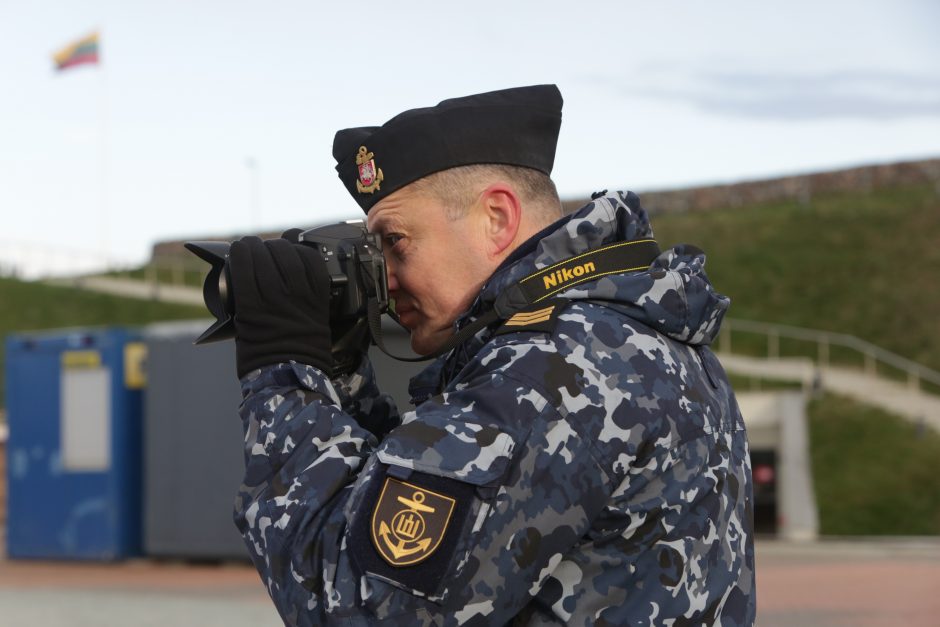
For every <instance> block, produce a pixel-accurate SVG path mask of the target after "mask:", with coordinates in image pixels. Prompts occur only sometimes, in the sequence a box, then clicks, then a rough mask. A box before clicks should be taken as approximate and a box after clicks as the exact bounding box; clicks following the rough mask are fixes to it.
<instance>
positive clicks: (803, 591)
mask: <svg viewBox="0 0 940 627" xmlns="http://www.w3.org/2000/svg"><path fill="white" fill-rule="evenodd" d="M938 592H940V539H938V538H932V539H912V540H899V539H891V540H880V541H867V542H859V541H851V542H849V541H822V542H817V543H784V542H777V541H758V544H757V599H758V619H759V620H758V623H759V624H760V625H761V626H762V627H800V626H803V625H805V626H808V627H848V626H853V627H881V626H884V627H894V626H896V625H905V626H907V627H927V626H933V625H936V624H937V620H936V618H937V616H940V594H938ZM0 608H2V609H0V624H3V625H17V626H20V625H24V626H31V625H42V626H43V627H126V626H132V627H133V626H144V627H150V626H153V627H167V626H168V625H172V626H173V627H190V626H191V627H216V626H218V627H223V626H225V627H269V626H270V627H275V626H276V625H280V620H279V619H278V617H277V614H276V613H275V611H274V608H273V606H272V605H271V602H270V601H269V600H268V597H267V595H266V594H265V592H264V589H263V587H262V585H261V582H260V581H259V579H258V576H257V574H256V573H255V572H254V570H253V569H252V568H251V567H249V566H246V565H242V564H233V565H222V566H206V565H195V566H194V565H187V564H182V563H160V562H154V561H150V560H134V561H129V562H124V563H119V564H94V563H81V562H79V563H75V562H69V563H55V562H21V561H18V562H5V561H0Z"/></svg>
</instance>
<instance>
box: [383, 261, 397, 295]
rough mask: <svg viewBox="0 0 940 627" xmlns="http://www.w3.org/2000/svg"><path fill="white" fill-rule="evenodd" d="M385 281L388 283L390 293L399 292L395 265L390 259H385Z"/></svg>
mask: <svg viewBox="0 0 940 627" xmlns="http://www.w3.org/2000/svg"><path fill="white" fill-rule="evenodd" d="M385 280H386V281H387V282H388V291H389V292H390V293H394V292H397V291H398V287H399V286H398V275H397V274H396V273H395V265H394V263H393V262H392V261H391V260H389V259H388V258H386V259H385Z"/></svg>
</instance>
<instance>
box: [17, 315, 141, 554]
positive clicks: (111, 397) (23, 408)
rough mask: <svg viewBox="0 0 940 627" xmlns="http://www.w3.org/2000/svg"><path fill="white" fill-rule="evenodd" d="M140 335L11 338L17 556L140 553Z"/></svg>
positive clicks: (112, 331) (110, 331) (109, 332)
mask: <svg viewBox="0 0 940 627" xmlns="http://www.w3.org/2000/svg"><path fill="white" fill-rule="evenodd" d="M138 339H139V337H138V335H137V333H136V332H135V331H131V330H127V329H120V328H107V329H88V330H64V331H55V332H50V333H36V334H20V335H11V336H9V337H8V338H7V340H6V392H7V420H8V423H9V427H10V435H9V440H8V442H7V479H8V490H9V491H8V498H9V500H8V516H7V518H8V521H7V554H8V555H9V556H10V557H11V558H44V559H60V558H68V559H90V560H113V559H119V558H123V557H129V556H133V555H139V554H140V547H141V523H140V516H141V514H140V512H141V505H140V503H141V496H140V489H141V488H140V486H141V470H140V469H141V459H140V458H141V448H142V447H141V423H142V420H141V412H142V398H141V397H142V393H141V388H142V387H143V379H142V372H141V370H140V366H141V362H142V359H143V350H142V346H143V345H142V344H140V343H139V342H138Z"/></svg>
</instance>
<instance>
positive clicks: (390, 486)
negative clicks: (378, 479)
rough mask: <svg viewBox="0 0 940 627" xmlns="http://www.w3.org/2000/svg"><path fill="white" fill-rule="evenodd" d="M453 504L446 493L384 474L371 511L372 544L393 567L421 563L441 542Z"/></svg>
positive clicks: (453, 501) (454, 503) (453, 500)
mask: <svg viewBox="0 0 940 627" xmlns="http://www.w3.org/2000/svg"><path fill="white" fill-rule="evenodd" d="M456 503H457V501H456V500H455V499H453V498H451V497H449V496H447V495H445V494H438V493H437V492H432V491H430V490H427V489H425V488H422V487H419V486H416V485H412V484H410V483H405V482H403V481H397V480H395V479H392V478H390V477H387V478H386V479H385V486H384V487H383V488H382V494H381V495H380V496H379V500H378V503H376V505H375V509H374V510H373V511H372V543H373V544H374V545H375V548H376V549H377V550H378V552H379V554H380V555H381V556H382V558H383V559H384V560H385V561H386V562H388V563H389V564H391V565H392V566H410V565H412V564H417V563H418V562H422V561H424V560H426V559H427V558H428V557H430V556H431V554H432V553H433V552H434V551H435V549H437V547H438V545H440V543H441V540H442V539H443V538H444V532H445V531H447V525H448V523H450V516H451V514H452V513H453V511H454V505H456Z"/></svg>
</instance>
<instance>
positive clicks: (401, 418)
mask: <svg viewBox="0 0 940 627" xmlns="http://www.w3.org/2000/svg"><path fill="white" fill-rule="evenodd" d="M648 237H652V230H651V228H650V225H649V220H648V218H647V215H646V212H645V211H644V210H643V209H642V207H641V206H640V202H639V198H638V197H637V196H636V195H635V194H632V193H620V192H618V193H611V194H606V195H604V196H601V197H598V198H596V199H595V200H593V201H592V202H591V203H589V204H588V205H586V206H585V207H583V208H582V209H580V210H579V211H577V212H576V213H574V214H572V215H571V216H569V217H567V218H566V219H564V220H562V221H560V222H559V223H558V224H557V226H556V228H555V229H554V230H553V231H551V232H550V233H548V234H547V235H544V237H541V239H539V240H538V241H537V243H534V244H532V245H530V246H528V247H526V248H525V249H524V250H522V251H520V253H519V254H516V255H514V256H513V257H512V258H511V262H510V263H507V264H504V265H503V266H502V267H501V268H500V269H499V270H497V272H496V273H495V274H494V275H493V276H492V277H491V279H490V280H489V281H488V283H487V284H486V285H485V286H484V287H483V289H482V290H481V292H480V294H479V296H478V298H477V299H476V301H475V302H474V304H473V306H472V307H471V308H470V310H469V311H468V312H467V313H466V314H465V315H463V316H462V317H461V318H460V319H459V320H458V321H457V323H456V326H457V327H458V328H460V327H462V326H464V325H466V324H469V323H471V322H472V321H473V320H475V319H477V317H478V316H480V315H481V314H482V312H484V311H486V310H487V309H488V308H489V307H490V306H491V305H492V304H493V302H494V301H495V299H496V297H497V296H498V295H499V294H500V293H501V292H502V291H503V290H504V289H505V288H506V287H508V286H509V285H512V284H513V283H515V282H517V281H519V280H520V279H522V278H524V277H525V276H527V275H529V274H531V273H533V272H535V271H536V270H538V269H540V268H544V267H547V266H549V265H552V264H554V263H556V262H558V261H560V260H562V259H565V258H567V257H571V256H573V255H577V254H581V253H584V252H586V251H587V250H590V249H593V248H597V247H599V246H602V245H607V244H611V243H615V242H619V241H628V240H634V239H640V238H648ZM704 263H705V255H704V254H703V253H702V252H701V251H700V250H698V249H696V248H694V247H691V246H678V247H675V248H672V249H670V250H667V251H665V252H663V253H662V254H661V255H660V256H659V257H658V258H657V259H656V260H655V261H654V263H653V264H652V266H651V267H650V269H649V270H648V271H643V272H633V273H629V274H621V275H611V276H605V277H603V278H600V279H598V280H595V281H592V282H588V283H582V284H579V285H577V286H575V287H574V288H572V289H569V290H567V291H565V292H564V293H562V294H560V295H561V296H564V297H565V298H567V299H571V301H572V302H570V303H569V304H568V305H567V306H566V308H565V309H564V310H563V311H562V313H561V314H560V315H559V316H558V318H557V320H556V323H555V326H554V329H553V330H552V331H551V332H530V331H526V330H525V329H524V328H522V329H520V330H519V331H517V332H511V333H501V334H499V335H496V334H495V331H496V329H495V328H493V327H491V328H487V329H484V330H482V331H480V332H479V333H477V334H476V335H475V336H474V337H473V338H471V339H470V340H468V341H467V342H465V343H464V344H463V345H462V346H461V347H459V348H458V349H455V350H453V351H451V353H450V354H448V355H446V356H445V357H442V358H440V359H438V360H437V361H436V362H434V363H433V364H432V365H431V366H430V367H428V368H427V369H426V370H425V371H423V372H422V373H421V375H419V377H417V378H416V379H415V380H414V381H413V383H412V391H413V394H414V395H415V396H416V399H415V400H416V409H415V410H414V411H410V412H405V413H403V414H401V415H399V414H398V412H397V411H396V409H395V407H394V403H392V402H391V400H390V399H389V398H388V397H385V396H382V395H381V394H380V392H379V390H378V389H377V388H376V386H375V383H374V375H373V373H372V371H371V366H370V365H369V363H368V361H367V360H364V361H363V363H362V365H361V366H360V369H359V370H358V371H357V372H356V373H354V374H352V375H348V376H345V377H340V378H337V379H334V380H332V381H331V380H329V379H327V377H326V376H324V375H323V373H321V372H320V371H318V370H316V369H315V368H312V367H310V366H306V365H303V364H298V363H289V364H279V365H276V366H269V367H265V368H262V369H260V370H257V371H255V372H252V373H250V374H249V375H247V376H246V377H244V378H243V380H242V389H243V394H244V401H243V404H242V406H241V409H240V413H241V416H242V420H243V425H244V429H245V461H246V473H245V479H244V484H243V485H242V487H241V488H240V490H239V493H238V496H237V499H236V504H235V520H236V524H237V526H238V528H239V530H240V531H241V533H242V535H243V536H244V538H245V541H246V543H247V546H248V549H249V552H250V554H251V557H252V559H253V561H254V564H255V566H256V567H257V569H258V571H259V573H260V574H261V577H262V580H263V581H264V583H265V585H266V587H267V589H268V592H269V593H270V596H271V598H272V599H273V601H274V604H275V606H276V607H277V610H278V612H279V613H280V615H281V617H282V619H283V620H284V622H285V623H286V624H289V625H321V624H342V625H373V624H388V625H503V624H509V623H511V624H521V625H549V624H551V625H558V624H567V625H735V626H740V625H752V624H753V623H754V620H755V608H756V595H755V584H754V548H753V510H752V508H753V500H752V483H751V471H750V462H749V456H748V445H747V438H746V434H745V430H744V423H743V420H742V418H741V414H740V410H739V409H738V405H737V401H736V400H735V397H734V393H733V391H732V389H731V387H730V385H729V383H728V380H727V377H726V375H725V373H724V371H723V369H722V367H721V365H720V363H719V362H718V360H717V359H716V357H715V356H714V354H713V353H712V351H711V350H710V349H709V348H708V346H709V344H710V343H711V342H712V341H713V340H714V338H715V337H716V335H717V334H718V330H719V327H720V324H721V320H722V317H723V316H724V314H725V312H726V310H727V308H728V305H729V300H728V299H727V298H726V297H724V296H722V295H720V294H718V293H716V292H715V290H714V289H713V288H712V286H711V285H710V283H709V281H708V279H707V277H706V275H705V273H704V270H703V266H704ZM390 475H393V476H396V477H399V478H400V477H411V480H414V481H419V480H420V478H422V477H426V478H429V480H430V479H433V480H434V481H437V482H438V483H437V484H435V485H453V486H461V488H460V489H461V490H463V492H461V493H467V494H471V495H472V497H468V499H467V501H468V502H466V503H465V508H466V517H465V518H464V519H463V521H456V522H454V523H453V527H452V529H450V530H449V531H448V533H453V534H454V539H455V541H454V542H452V543H451V545H450V547H449V548H448V550H447V552H446V554H445V553H443V552H439V554H435V555H434V556H433V557H432V558H430V559H428V561H427V562H422V563H420V564H417V565H415V566H411V567H408V568H409V572H411V574H412V575H414V576H415V577H417V579H420V580H421V581H422V584H421V586H418V585H410V584H409V583H408V582H409V581H415V580H416V578H415V577H412V578H411V579H408V578H406V577H398V576H397V575H396V573H397V572H399V571H396V569H395V568H393V567H386V568H384V569H381V568H373V567H370V566H369V564H373V563H378V562H370V561H369V560H368V559H365V558H363V557H362V556H366V557H367V554H368V551H370V550H371V551H374V548H372V547H371V545H370V541H369V539H368V537H366V536H364V535H363V534H362V533H361V532H360V531H357V530H358V529H361V528H363V521H364V520H365V519H364V518H362V517H368V516H370V515H371V513H372V511H373V508H374V506H375V499H376V497H375V494H376V492H377V491H376V486H377V485H378V484H379V483H381V482H382V481H384V480H385V477H386V476H390ZM464 488H467V490H464ZM439 551H443V550H439ZM422 569H424V570H422ZM403 571H404V569H403ZM425 573H426V576H425ZM419 588H421V589H419Z"/></svg>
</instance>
